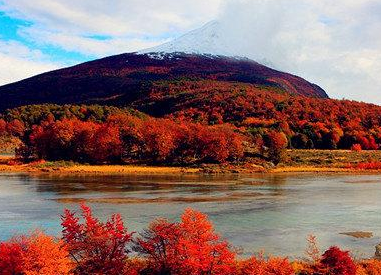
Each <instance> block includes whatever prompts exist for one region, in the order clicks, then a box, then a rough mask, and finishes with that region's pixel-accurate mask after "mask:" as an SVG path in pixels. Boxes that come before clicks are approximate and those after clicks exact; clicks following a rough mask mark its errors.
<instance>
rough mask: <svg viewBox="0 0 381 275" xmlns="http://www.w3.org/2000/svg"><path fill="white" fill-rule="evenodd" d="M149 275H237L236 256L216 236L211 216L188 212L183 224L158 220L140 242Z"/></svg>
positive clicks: (137, 242) (184, 215)
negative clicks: (235, 271) (208, 217)
mask: <svg viewBox="0 0 381 275" xmlns="http://www.w3.org/2000/svg"><path fill="white" fill-rule="evenodd" d="M135 251H137V252H139V253H140V254H141V255H143V256H146V257H147V260H148V263H149V264H148V266H149V268H148V269H149V270H146V272H147V273H145V274H216V275H217V274H218V275H224V274H233V271H234V263H235V252H233V251H231V250H230V248H229V245H228V243H227V242H225V241H223V240H221V239H220V237H219V236H218V235H217V234H216V233H215V232H214V229H213V226H212V224H211V223H210V222H209V221H208V219H207V216H206V215H204V214H202V213H200V212H197V211H194V210H191V209H187V210H186V211H185V212H184V214H183V215H182V217H181V222H180V223H172V222H168V221H166V220H158V221H155V222H154V223H152V224H151V225H150V227H149V229H148V230H147V231H146V232H145V233H144V234H143V235H142V237H140V238H138V239H137V241H136V246H135Z"/></svg>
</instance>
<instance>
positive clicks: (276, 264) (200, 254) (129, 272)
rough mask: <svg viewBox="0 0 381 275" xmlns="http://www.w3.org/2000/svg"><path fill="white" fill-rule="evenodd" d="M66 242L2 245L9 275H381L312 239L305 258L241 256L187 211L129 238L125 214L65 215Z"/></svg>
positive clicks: (24, 240)
mask: <svg viewBox="0 0 381 275" xmlns="http://www.w3.org/2000/svg"><path fill="white" fill-rule="evenodd" d="M61 219H62V222H61V225H62V236H61V237H55V236H50V235H47V234H45V233H44V232H43V231H41V230H40V231H35V232H33V233H31V234H29V235H18V236H14V237H12V238H11V239H9V240H7V241H3V242H0V272H1V274H2V275H15V274H20V275H24V274H25V275H27V274H29V275H32V274H36V275H37V274H39V275H51V274H56V275H68V274H99V275H100V274H109V275H124V274H125V275H143V274H144V275H187V274H188V275H189V274H209V275H233V274H234V275H293V274H299V275H328V274H329V275H366V274H368V275H376V274H381V261H380V260H377V259H366V260H359V259H356V260H355V259H353V257H352V256H351V254H350V253H349V252H348V251H343V250H341V249H340V248H338V247H336V246H332V247H330V248H329V249H327V250H326V251H325V252H321V251H320V248H319V246H318V240H317V239H316V237H314V236H308V237H307V241H306V250H305V257H303V258H300V259H294V260H290V259H288V258H283V257H275V256H265V255H264V253H263V252H262V253H258V254H256V255H253V256H251V257H242V255H241V253H240V251H239V250H238V249H236V248H234V247H233V246H232V245H231V244H229V243H228V242H227V241H226V240H224V239H223V238H222V237H221V236H220V235H219V234H218V233H217V232H216V231H215V229H214V227H213V224H212V223H211V222H210V221H209V219H208V217H207V215H205V214H203V213H200V212H197V211H195V210H193V209H186V210H185V211H184V213H183V214H182V216H181V218H180V220H179V221H177V222H176V221H170V220H167V219H163V218H161V219H157V220H154V221H152V222H151V223H150V224H149V226H148V227H147V228H146V229H145V230H144V231H143V232H130V231H128V228H127V227H126V226H125V224H124V222H123V219H122V218H121V216H120V215H119V214H115V215H112V216H111V217H110V218H109V219H108V220H107V221H106V222H102V221H100V220H99V219H97V218H96V217H95V216H94V215H93V213H92V210H91V208H90V207H88V206H86V205H85V204H82V205H81V212H80V214H78V213H76V212H75V211H71V210H68V209H66V210H64V213H63V215H62V218H61Z"/></svg>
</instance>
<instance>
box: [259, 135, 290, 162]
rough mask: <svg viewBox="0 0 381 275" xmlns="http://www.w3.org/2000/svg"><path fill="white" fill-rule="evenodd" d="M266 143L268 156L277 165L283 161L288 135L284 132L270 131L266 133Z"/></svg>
mask: <svg viewBox="0 0 381 275" xmlns="http://www.w3.org/2000/svg"><path fill="white" fill-rule="evenodd" d="M264 141H265V145H266V147H267V148H268V152H267V154H268V158H269V159H270V160H271V161H272V162H273V163H274V164H275V165H277V164H278V163H279V162H281V161H282V159H283V155H284V150H285V149H286V147H287V143H288V140H287V137H286V135H285V134H284V133H279V132H276V131H270V132H269V133H267V134H266V135H265V138H264Z"/></svg>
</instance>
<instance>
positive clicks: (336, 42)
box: [219, 0, 381, 104]
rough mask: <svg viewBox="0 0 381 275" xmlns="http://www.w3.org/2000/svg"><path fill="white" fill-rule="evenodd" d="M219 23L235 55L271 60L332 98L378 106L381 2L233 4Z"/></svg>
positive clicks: (285, 0)
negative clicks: (349, 99)
mask: <svg viewBox="0 0 381 275" xmlns="http://www.w3.org/2000/svg"><path fill="white" fill-rule="evenodd" d="M219 21H220V24H221V28H222V32H223V33H224V34H225V37H226V39H227V40H228V41H229V46H230V47H231V48H233V49H234V51H235V52H236V53H237V54H241V55H246V56H249V57H251V58H253V59H256V60H264V59H265V60H269V61H270V62H271V63H272V64H274V65H275V67H276V68H278V69H281V70H285V71H289V72H292V73H295V74H298V75H300V76H303V77H305V78H307V79H309V80H311V81H313V82H316V83H318V84H319V85H321V86H322V87H323V88H325V89H326V90H327V92H328V93H329V94H330V95H331V96H332V97H335V98H342V97H345V98H351V99H356V100H362V101H369V102H375V103H378V104H380V103H381V93H380V92H381V88H380V87H381V77H380V76H379V75H378V74H379V72H380V71H381V36H380V35H379V34H380V33H381V3H380V2H379V1H375V0H337V1H331V0H250V1H244V0H242V1H239V0H235V1H227V2H225V7H224V12H223V13H222V14H221V16H220V18H219ZM225 42H226V41H225Z"/></svg>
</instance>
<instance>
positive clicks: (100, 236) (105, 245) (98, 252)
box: [62, 205, 132, 275]
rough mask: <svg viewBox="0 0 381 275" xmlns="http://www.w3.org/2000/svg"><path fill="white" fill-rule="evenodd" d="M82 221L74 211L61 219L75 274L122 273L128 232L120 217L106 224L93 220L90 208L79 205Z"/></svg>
mask: <svg viewBox="0 0 381 275" xmlns="http://www.w3.org/2000/svg"><path fill="white" fill-rule="evenodd" d="M81 209H82V218H83V222H81V221H80V219H79V218H78V217H77V216H76V215H75V213H74V212H71V211H69V210H65V213H64V215H63V217H62V227H63V231H62V234H63V240H64V241H65V242H66V244H67V247H68V250H69V252H70V255H71V257H72V258H73V259H74V260H75V262H76V263H77V265H76V272H77V273H78V274H110V275H113V274H115V275H116V274H121V272H123V270H124V268H125V262H126V260H127V256H128V252H129V251H128V249H127V244H128V243H129V242H130V241H131V239H132V234H131V233H128V232H127V229H126V228H125V226H124V224H123V221H122V218H121V216H120V215H118V214H116V215H113V216H112V217H111V218H110V219H109V220H108V221H107V222H106V223H102V222H100V221H99V220H98V219H97V218H95V217H94V216H93V214H92V212H91V209H90V208H89V207H87V206H86V205H81Z"/></svg>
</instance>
